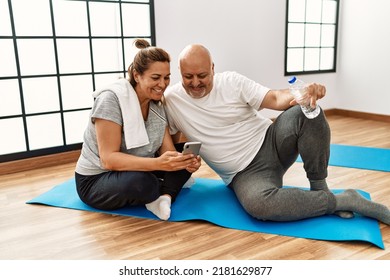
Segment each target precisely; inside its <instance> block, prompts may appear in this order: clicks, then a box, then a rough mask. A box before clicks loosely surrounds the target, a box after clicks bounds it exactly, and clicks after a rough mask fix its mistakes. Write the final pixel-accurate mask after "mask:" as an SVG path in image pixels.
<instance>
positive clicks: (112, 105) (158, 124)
mask: <svg viewBox="0 0 390 280" xmlns="http://www.w3.org/2000/svg"><path fill="white" fill-rule="evenodd" d="M96 118H99V119H104V120H109V121H112V122H114V123H117V124H119V125H120V126H122V141H121V147H120V151H121V152H123V153H127V154H131V155H135V156H140V157H154V156H155V153H156V152H157V150H158V149H159V148H160V147H161V144H162V141H163V138H164V133H165V128H166V126H167V120H166V116H165V110H164V107H163V105H162V104H161V103H155V102H153V101H152V102H150V106H149V114H148V119H147V120H146V121H145V128H146V132H147V134H148V137H149V144H147V145H145V146H142V147H138V148H133V149H129V150H128V149H126V145H125V139H124V133H123V117H122V112H121V108H120V105H119V100H118V97H117V96H116V94H115V93H113V92H111V91H104V92H102V93H101V94H100V95H99V96H98V97H97V98H96V99H95V102H94V105H93V107H92V110H91V113H90V118H89V121H88V126H87V129H86V130H85V132H84V142H83V147H82V149H81V155H80V158H79V160H78V162H77V165H76V172H77V173H78V174H81V175H86V176H90V175H96V174H100V173H103V172H106V171H108V170H106V169H104V168H103V167H102V165H101V162H100V157H99V150H98V145H97V139H96V130H95V119H96Z"/></svg>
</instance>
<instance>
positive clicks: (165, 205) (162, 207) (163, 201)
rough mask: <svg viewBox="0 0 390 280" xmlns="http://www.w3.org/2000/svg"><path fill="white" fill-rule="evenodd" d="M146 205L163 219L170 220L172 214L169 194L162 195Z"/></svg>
mask: <svg viewBox="0 0 390 280" xmlns="http://www.w3.org/2000/svg"><path fill="white" fill-rule="evenodd" d="M145 206H146V209H148V210H149V211H150V212H152V213H153V214H154V215H156V216H157V217H159V218H160V219H161V220H168V219H169V217H170V216H171V198H170V197H169V196H166V195H161V196H160V197H159V198H157V199H156V200H155V201H152V202H150V203H148V204H145Z"/></svg>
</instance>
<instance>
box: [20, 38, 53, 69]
mask: <svg viewBox="0 0 390 280" xmlns="http://www.w3.org/2000/svg"><path fill="white" fill-rule="evenodd" d="M17 44H18V52H19V61H20V71H21V74H22V75H47V74H55V73H56V64H55V59H54V44H53V40H50V39H18V40H17Z"/></svg>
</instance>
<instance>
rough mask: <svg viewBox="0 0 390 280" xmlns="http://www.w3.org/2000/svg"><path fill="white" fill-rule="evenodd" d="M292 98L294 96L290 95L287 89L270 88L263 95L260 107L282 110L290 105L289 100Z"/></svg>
mask: <svg viewBox="0 0 390 280" xmlns="http://www.w3.org/2000/svg"><path fill="white" fill-rule="evenodd" d="M293 100H294V97H292V95H291V94H290V92H289V90H288V89H281V90H275V89H271V90H270V91H268V92H267V94H266V95H265V97H264V99H263V102H262V103H261V105H260V109H272V110H278V111H284V110H287V109H288V108H290V107H291V106H292V104H291V101H293Z"/></svg>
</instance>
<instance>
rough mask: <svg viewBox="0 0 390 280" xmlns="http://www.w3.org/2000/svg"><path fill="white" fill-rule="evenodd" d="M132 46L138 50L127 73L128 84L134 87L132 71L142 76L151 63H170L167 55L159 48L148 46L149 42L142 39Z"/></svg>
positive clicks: (135, 83)
mask: <svg viewBox="0 0 390 280" xmlns="http://www.w3.org/2000/svg"><path fill="white" fill-rule="evenodd" d="M134 45H135V46H136V47H137V48H138V49H140V50H139V52H138V53H137V54H136V55H135V57H134V60H133V63H131V64H130V66H129V68H128V70H127V73H128V75H129V82H130V84H131V85H132V86H133V87H135V86H136V85H137V82H136V81H135V79H134V74H133V70H135V71H137V72H138V73H139V74H140V75H142V74H143V73H144V72H145V71H146V70H148V69H149V66H150V64H152V63H153V62H171V58H170V57H169V54H168V53H167V52H166V51H164V50H163V49H161V48H157V47H152V46H150V44H149V42H148V41H146V40H144V39H137V40H135V41H134Z"/></svg>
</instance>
